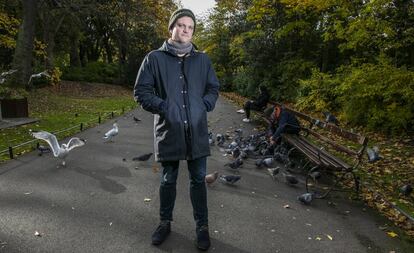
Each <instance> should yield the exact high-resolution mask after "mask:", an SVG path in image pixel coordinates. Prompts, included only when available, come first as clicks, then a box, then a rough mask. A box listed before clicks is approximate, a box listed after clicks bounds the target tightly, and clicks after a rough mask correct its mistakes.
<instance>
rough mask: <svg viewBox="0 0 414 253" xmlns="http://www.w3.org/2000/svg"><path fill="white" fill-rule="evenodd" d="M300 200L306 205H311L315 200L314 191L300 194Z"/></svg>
mask: <svg viewBox="0 0 414 253" xmlns="http://www.w3.org/2000/svg"><path fill="white" fill-rule="evenodd" d="M298 200H299V201H300V202H301V203H302V204H305V205H309V204H310V203H311V202H312V200H313V194H312V193H304V194H302V195H300V196H298Z"/></svg>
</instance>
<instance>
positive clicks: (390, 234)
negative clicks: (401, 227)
mask: <svg viewBox="0 0 414 253" xmlns="http://www.w3.org/2000/svg"><path fill="white" fill-rule="evenodd" d="M387 234H388V235H389V236H390V237H392V238H394V237H397V236H398V234H396V233H395V232H393V231H390V232H387Z"/></svg>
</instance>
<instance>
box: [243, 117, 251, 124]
mask: <svg viewBox="0 0 414 253" xmlns="http://www.w3.org/2000/svg"><path fill="white" fill-rule="evenodd" d="M250 121H251V120H250V119H248V118H244V119H243V122H246V123H249V122H250Z"/></svg>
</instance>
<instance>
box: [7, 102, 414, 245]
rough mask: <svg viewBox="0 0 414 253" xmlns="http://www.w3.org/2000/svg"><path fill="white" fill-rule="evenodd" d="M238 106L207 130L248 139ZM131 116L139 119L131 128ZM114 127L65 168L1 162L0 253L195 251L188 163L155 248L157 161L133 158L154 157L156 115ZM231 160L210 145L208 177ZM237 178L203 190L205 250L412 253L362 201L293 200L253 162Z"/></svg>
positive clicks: (291, 192)
mask: <svg viewBox="0 0 414 253" xmlns="http://www.w3.org/2000/svg"><path fill="white" fill-rule="evenodd" d="M237 109H238V108H236V107H235V106H234V105H232V104H231V103H229V102H227V101H226V100H225V99H223V98H220V99H219V101H218V104H217V107H216V109H215V111H214V112H212V113H210V114H209V127H210V128H211V129H212V130H213V132H214V133H217V132H221V133H224V132H225V131H226V130H230V131H232V130H233V129H234V128H239V127H243V129H244V130H245V135H247V134H250V133H254V132H255V131H254V129H253V127H254V124H253V123H248V124H245V123H243V124H242V123H241V119H242V115H240V114H237V113H236V110H237ZM133 115H134V116H136V117H139V118H140V119H142V121H141V122H139V123H135V122H134V121H133V119H132V116H133ZM117 121H118V124H119V128H120V130H119V131H120V133H119V135H118V136H117V137H115V139H114V142H112V143H103V140H102V136H103V133H105V132H106V131H107V130H109V129H110V128H111V125H112V123H113V120H111V121H109V122H106V123H105V124H102V125H99V126H97V127H95V128H92V129H88V130H86V131H84V132H82V133H79V134H78V135H77V136H79V137H81V138H84V139H87V144H86V146H84V147H81V148H78V149H75V150H73V152H72V153H71V154H69V157H68V159H67V161H66V164H67V165H66V167H58V166H57V165H58V164H59V162H58V160H55V159H54V158H53V157H52V156H51V155H50V154H46V155H43V156H38V155H37V153H36V152H32V153H29V154H25V155H23V156H20V157H18V158H17V159H15V160H13V161H10V162H7V163H5V164H2V165H1V166H0V252H1V253H3V252H7V253H9V252H10V253H14V252H42V253H46V252H51V253H64V252H76V253H77V252H97V253H103V252H116V253H121V252H179V253H186V252H197V250H196V249H195V245H194V237H195V231H194V229H195V224H194V221H193V218H192V208H191V202H190V199H189V192H188V188H189V183H188V171H187V169H186V167H187V166H186V164H185V163H182V169H181V171H180V176H179V180H178V189H177V201H176V206H175V212H174V222H173V224H172V233H171V235H170V237H169V238H168V239H167V241H166V242H165V243H164V244H162V245H161V246H160V247H155V246H152V245H151V243H150V242H151V241H150V237H151V233H152V232H153V230H154V228H155V227H156V225H157V223H158V207H159V197H158V187H159V177H160V172H159V171H158V169H159V165H158V164H157V163H155V162H153V158H152V159H151V160H150V161H147V162H134V161H132V160H131V159H132V157H135V156H138V155H140V154H144V153H147V152H152V150H153V134H152V129H153V126H152V125H153V116H152V115H151V114H149V113H147V112H144V111H143V110H142V109H136V110H134V111H132V112H129V113H127V114H126V115H124V116H121V117H119V118H117ZM228 161H229V158H228V157H225V156H223V155H222V153H221V152H220V151H219V149H218V148H217V147H216V146H213V147H212V156H211V157H210V158H209V160H208V171H209V172H213V171H215V170H218V171H219V172H220V173H221V174H231V173H233V171H231V170H230V169H227V167H224V166H223V165H224V164H225V163H226V162H228ZM239 173H240V175H241V176H242V179H241V181H240V182H239V183H238V184H236V185H234V186H228V185H225V184H222V183H220V182H216V183H215V184H214V185H212V186H211V187H209V188H208V201H209V219H210V233H211V237H212V247H211V249H210V252H223V253H231V252H238V253H244V252H254V253H256V252H257V253H266V252H269V253H270V252H272V253H274V252H335V253H337V252H347V253H349V252H353V253H356V252H385V253H389V252H392V251H394V252H407V253H408V252H414V246H413V245H411V244H409V243H406V242H404V241H402V240H401V239H399V237H397V238H390V237H389V236H388V235H387V234H386V233H385V232H384V231H382V230H380V229H379V227H381V226H384V224H388V223H389V222H387V220H385V219H384V218H382V217H379V216H378V215H377V214H375V212H374V211H372V210H371V209H369V208H367V207H365V206H364V205H363V204H361V203H352V202H350V201H348V200H346V199H344V198H340V197H335V198H334V197H331V198H330V199H327V200H317V201H315V202H313V203H312V205H310V206H304V205H302V204H300V203H299V202H298V201H297V200H296V197H297V196H298V195H300V194H302V193H304V191H305V189H304V185H303V184H300V185H298V186H296V187H289V186H287V185H286V184H285V183H284V182H283V180H282V179H281V178H279V179H278V180H276V181H273V180H272V179H271V178H270V176H269V175H268V174H267V171H266V170H261V169H256V168H255V166H254V161H253V160H247V161H246V162H245V164H244V165H243V167H242V168H240V172H239ZM145 200H146V201H145ZM328 201H329V202H334V203H335V204H336V205H329V204H328ZM285 205H289V206H290V208H284V206H285ZM36 231H37V232H39V233H40V235H41V236H35V232H36ZM329 237H330V238H331V239H330V238H329Z"/></svg>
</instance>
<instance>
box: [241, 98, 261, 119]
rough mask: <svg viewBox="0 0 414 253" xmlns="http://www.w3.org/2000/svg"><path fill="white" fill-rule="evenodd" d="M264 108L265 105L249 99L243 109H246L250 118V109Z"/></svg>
mask: <svg viewBox="0 0 414 253" xmlns="http://www.w3.org/2000/svg"><path fill="white" fill-rule="evenodd" d="M263 108H264V106H260V105H258V104H257V103H256V102H254V101H251V100H249V101H247V102H246V103H245V104H244V108H243V109H244V112H245V113H246V118H248V119H249V118H250V110H255V111H262V110H263Z"/></svg>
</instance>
